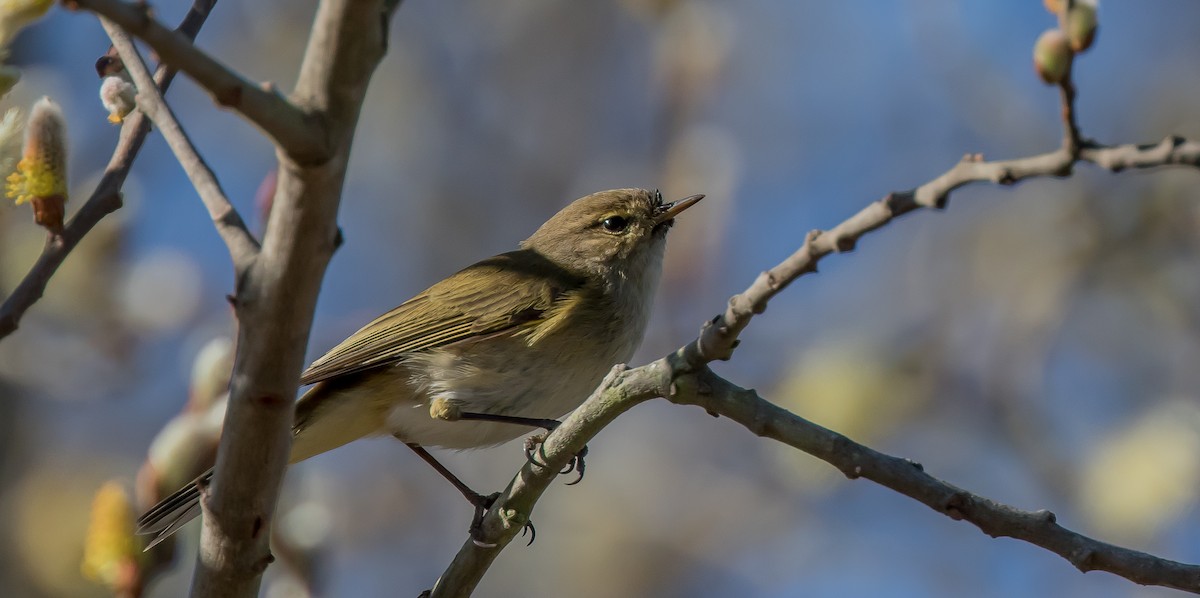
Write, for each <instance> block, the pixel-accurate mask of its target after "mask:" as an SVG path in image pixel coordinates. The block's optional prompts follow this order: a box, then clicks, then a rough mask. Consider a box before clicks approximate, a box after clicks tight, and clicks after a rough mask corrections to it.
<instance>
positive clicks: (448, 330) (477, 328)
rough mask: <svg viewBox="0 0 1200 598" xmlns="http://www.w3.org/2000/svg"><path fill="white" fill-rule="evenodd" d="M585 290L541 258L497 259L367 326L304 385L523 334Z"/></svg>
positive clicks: (315, 367)
mask: <svg viewBox="0 0 1200 598" xmlns="http://www.w3.org/2000/svg"><path fill="white" fill-rule="evenodd" d="M582 284H583V279H582V278H581V277H579V276H576V275H573V274H571V273H568V272H567V271H565V270H563V269H562V268H560V267H559V266H557V265H555V264H554V263H552V262H550V261H549V260H547V259H545V258H544V257H541V255H539V254H537V253H536V252H533V251H530V250H527V249H522V250H519V251H512V252H509V253H503V254H500V255H497V256H495V257H492V258H489V259H486V260H484V261H482V262H479V263H476V264H474V265H472V266H470V267H468V268H466V269H464V270H462V271H460V272H458V273H457V274H455V275H453V276H451V277H450V278H447V279H445V280H443V281H441V282H439V283H437V284H435V285H433V286H432V287H430V288H428V289H426V290H425V291H424V292H422V293H421V294H419V295H417V296H416V297H413V298H412V299H410V300H408V301H406V302H404V303H403V304H401V305H400V306H399V307H397V308H395V309H393V310H392V311H390V312H388V313H386V314H383V315H382V316H380V317H378V318H376V319H375V321H373V322H371V323H370V324H367V325H366V326H363V327H362V329H361V330H359V331H358V332H355V333H354V334H353V335H351V336H350V338H348V339H346V340H344V341H342V342H341V344H339V345H338V346H336V347H334V348H333V349H331V350H330V351H329V352H328V353H326V354H325V355H324V356H323V357H321V358H320V359H318V360H316V361H315V362H313V364H312V365H310V366H309V367H308V369H307V370H305V372H304V374H302V375H301V377H300V382H301V384H312V383H314V382H320V381H321V380H327V379H329V378H334V377H337V376H344V375H346V374H353V373H355V372H361V371H363V370H368V369H372V368H376V367H381V366H385V365H391V364H394V363H396V362H398V361H400V360H401V359H403V358H404V356H405V355H407V354H410V353H415V352H418V351H425V350H429V349H434V348H437V347H442V346H445V345H449V344H452V343H457V342H460V341H464V340H468V339H471V338H481V337H485V336H492V335H495V334H501V333H504V332H508V331H514V332H515V331H517V330H520V329H524V328H526V327H528V326H531V325H534V324H537V323H538V322H541V321H542V320H543V319H544V318H545V317H547V316H548V315H551V313H553V310H554V308H555V306H556V305H557V304H560V303H561V302H562V301H563V300H565V299H569V298H570V297H572V296H574V295H575V294H576V293H577V292H578V291H579V290H580V288H581V286H582ZM548 312H549V313H548Z"/></svg>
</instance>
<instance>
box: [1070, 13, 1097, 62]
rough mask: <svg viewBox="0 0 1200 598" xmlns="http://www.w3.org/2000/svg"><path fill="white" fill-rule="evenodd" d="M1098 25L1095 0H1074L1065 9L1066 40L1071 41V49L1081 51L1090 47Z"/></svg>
mask: <svg viewBox="0 0 1200 598" xmlns="http://www.w3.org/2000/svg"><path fill="white" fill-rule="evenodd" d="M1098 26H1099V23H1098V21H1097V20H1096V2H1095V0H1091V1H1089V0H1075V2H1073V3H1072V4H1071V8H1069V9H1067V18H1066V28H1067V40H1068V41H1070V42H1071V49H1072V50H1074V51H1076V52H1082V51H1084V50H1086V49H1088V48H1090V47H1092V41H1094V40H1095V39H1096V27H1098Z"/></svg>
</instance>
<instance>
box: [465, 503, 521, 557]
mask: <svg viewBox="0 0 1200 598" xmlns="http://www.w3.org/2000/svg"><path fill="white" fill-rule="evenodd" d="M476 496H477V499H476V500H472V501H471V504H473V505H475V516H474V517H473V518H472V519H471V528H470V529H469V530H468V531H469V533H470V534H471V540H472V541H473V542H475V545H476V546H479V547H480V548H494V547H495V546H496V545H495V544H493V543H490V542H484V541H483V518H484V516H486V515H487V512H488V509H491V508H492V505H494V504H496V499H498V498H500V493H499V492H494V493H492V494H489V495H487V496H484V495H482V494H479V495H476ZM525 534H529V542H527V543H526V544H525V545H526V546H532V545H533V541H534V540H535V539H536V538H537V530H536V529H534V527H533V521H526V522H525V525H524V527H522V528H521V536H524V535H525Z"/></svg>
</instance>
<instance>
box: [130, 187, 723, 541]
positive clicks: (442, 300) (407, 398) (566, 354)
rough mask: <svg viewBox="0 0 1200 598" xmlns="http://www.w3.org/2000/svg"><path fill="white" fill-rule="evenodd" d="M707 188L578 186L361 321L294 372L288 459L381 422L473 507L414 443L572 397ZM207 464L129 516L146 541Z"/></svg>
mask: <svg viewBox="0 0 1200 598" xmlns="http://www.w3.org/2000/svg"><path fill="white" fill-rule="evenodd" d="M703 197H704V196H703V195H693V196H691V197H687V198H685V199H682V200H680V201H677V202H674V203H663V199H662V195H661V194H659V193H658V192H657V191H655V192H651V191H646V190H642V189H617V190H613V191H603V192H600V193H594V194H592V195H588V196H586V197H583V198H581V199H578V200H576V201H575V202H573V203H571V204H570V205H568V206H567V207H566V208H563V210H562V211H560V212H559V213H557V214H555V215H554V216H553V217H552V218H551V219H550V220H549V221H547V222H546V223H545V224H543V225H542V226H541V228H539V229H538V230H537V231H536V232H535V233H533V235H532V236H530V237H529V238H528V239H526V240H525V241H523V242H522V243H521V248H520V249H518V250H516V251H510V252H508V253H502V254H500V255H497V256H495V257H491V258H488V259H486V260H483V261H481V262H479V263H476V264H474V265H472V266H470V267H468V268H466V269H464V270H461V271H459V272H458V273H457V274H454V275H453V276H450V277H449V278H446V279H445V280H442V281H441V282H439V283H437V284H435V285H433V286H432V287H429V288H428V289H426V290H425V291H424V292H422V293H421V294H419V295H417V296H416V297H413V298H412V299H409V300H408V301H406V302H404V303H403V304H401V305H400V306H399V307H397V308H395V309H393V310H392V311H390V312H388V313H386V314H384V315H382V316H380V317H379V318H377V319H376V320H375V321H373V322H371V323H369V324H367V325H366V326H364V327H363V328H362V329H361V330H359V331H358V332H356V333H354V334H353V335H351V336H350V338H348V339H346V340H345V341H342V343H341V344H339V345H337V346H336V347H334V348H333V349H332V350H330V351H329V352H328V353H326V354H325V355H324V356H323V357H321V358H320V359H318V360H316V361H315V362H313V364H312V365H311V366H309V367H308V369H307V370H305V372H304V373H303V375H302V376H301V383H302V384H312V385H313V386H312V388H310V389H309V390H308V392H306V393H305V394H304V396H302V397H301V398H300V400H299V402H298V403H297V404H296V416H295V424H294V427H293V434H294V437H293V441H292V452H291V456H290V462H291V463H296V462H298V461H303V460H304V459H307V458H309V457H312V456H314V455H317V454H320V453H323V452H325V451H328V450H330V449H334V448H337V447H339V446H341V445H343V444H346V443H348V442H351V441H353V440H357V439H359V438H363V437H367V436H379V435H384V434H389V435H392V436H394V437H396V438H398V439H399V440H401V441H403V442H405V443H406V444H407V445H408V446H409V447H411V448H412V449H413V450H414V451H417V453H418V454H420V455H421V456H422V458H424V459H425V460H426V461H429V462H430V463H431V464H433V465H434V466H435V467H436V468H438V471H439V472H441V473H442V474H443V475H445V476H447V478H448V479H450V480H451V482H452V483H454V484H455V486H456V487H457V488H458V489H459V490H460V491H462V492H463V494H464V495H466V496H467V498H468V500H471V501H472V503H473V504H475V506H476V508H477V512H482V511H481V510H482V508H484V507H485V504H484V502H483V501H486V498H485V497H482V496H480V495H478V494H475V493H474V492H471V491H470V489H469V488H467V487H466V486H465V485H464V484H462V483H461V482H459V481H458V480H457V478H454V477H453V476H452V475H451V474H450V473H449V472H448V471H446V470H445V468H444V467H441V466H440V465H438V464H437V463H436V461H433V458H432V457H431V456H429V453H427V452H425V450H424V448H423V447H425V446H433V447H444V448H451V449H468V448H478V447H486V446H492V445H495V444H499V443H501V442H505V441H508V440H511V439H513V438H516V437H517V436H520V435H521V434H522V433H525V432H527V431H528V429H529V426H542V427H546V426H552V425H553V424H554V423H556V422H554V421H553V420H554V418H558V417H561V416H562V415H563V414H565V413H567V412H568V411H570V410H572V409H574V408H576V407H578V406H579V404H580V403H582V402H583V400H584V399H586V398H587V396H588V394H589V393H590V392H591V391H592V390H593V389H595V387H596V386H597V385H598V384H599V383H600V381H601V380H602V379H603V377H604V375H605V374H606V373H607V372H608V370H609V369H610V368H611V367H612V366H613V365H614V364H617V363H621V362H624V361H627V360H628V359H629V358H630V357H632V356H633V352H634V350H636V349H637V347H638V345H639V344H640V343H641V341H642V335H643V333H644V332H645V330H646V322H647V320H648V319H649V316H650V306H651V303H652V301H653V297H654V290H655V287H656V286H657V284H658V278H659V274H660V272H661V270H662V258H663V250H664V248H665V247H666V237H667V231H668V230H669V229H670V228H671V225H672V224H673V223H674V219H675V217H676V216H677V215H679V213H680V212H682V211H684V210H686V209H687V208H688V207H690V206H692V205H694V204H695V203H696V202H698V201H700V200H701V199H702V198H703ZM431 409H432V411H433V412H441V413H453V414H454V417H453V418H452V419H456V421H447V419H439V418H436V417H433V416H431ZM210 477H211V471H210V472H209V473H207V474H205V475H204V476H202V477H201V478H200V479H198V480H197V481H196V482H193V483H192V484H190V485H188V486H186V487H184V488H183V489H182V490H180V491H179V492H176V493H175V494H174V495H172V496H170V497H168V498H166V499H165V500H163V501H162V502H160V503H159V504H158V505H156V506H155V507H154V508H152V509H151V510H150V511H148V512H147V513H146V514H145V515H143V516H142V517H141V518H140V519H139V520H138V526H139V527H138V533H140V534H156V537H155V538H154V540H152V541H151V543H150V546H154V545H155V544H157V543H158V542H161V541H162V540H163V539H165V538H166V537H167V536H169V535H171V534H172V533H174V532H175V530H177V529H179V527H180V526H182V525H183V524H184V523H187V522H188V521H189V520H191V519H192V518H194V517H195V516H196V515H198V514H199V512H200V505H199V499H200V488H201V486H202V485H203V484H205V483H207V480H208V479H209V478H210ZM147 549H149V546H148V547H147Z"/></svg>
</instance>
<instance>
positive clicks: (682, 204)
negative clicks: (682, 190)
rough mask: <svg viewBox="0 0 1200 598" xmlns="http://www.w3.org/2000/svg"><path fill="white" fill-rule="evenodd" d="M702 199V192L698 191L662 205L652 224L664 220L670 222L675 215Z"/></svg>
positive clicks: (658, 223) (660, 222)
mask: <svg viewBox="0 0 1200 598" xmlns="http://www.w3.org/2000/svg"><path fill="white" fill-rule="evenodd" d="M702 199H704V194H703V193H699V194H696V195H691V196H688V197H685V198H683V199H681V200H679V201H675V202H671V203H669V204H665V205H663V207H662V208H661V210H662V212H661V213H659V215H658V218H656V219H655V220H654V225H655V226H658V225H660V224H662V223H664V222H670V221H671V220H673V219H674V218H675V217H676V216H678V215H679V213H680V212H682V211H684V210H686V209H688V208H690V207H692V206H694V205H696V203H697V202H699V201H700V200H702Z"/></svg>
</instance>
